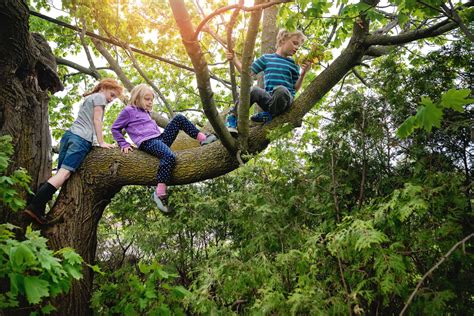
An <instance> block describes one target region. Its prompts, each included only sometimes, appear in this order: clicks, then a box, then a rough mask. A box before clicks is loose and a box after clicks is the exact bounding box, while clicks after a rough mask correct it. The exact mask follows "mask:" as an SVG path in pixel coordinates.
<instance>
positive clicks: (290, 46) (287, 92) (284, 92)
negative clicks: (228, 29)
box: [226, 30, 311, 133]
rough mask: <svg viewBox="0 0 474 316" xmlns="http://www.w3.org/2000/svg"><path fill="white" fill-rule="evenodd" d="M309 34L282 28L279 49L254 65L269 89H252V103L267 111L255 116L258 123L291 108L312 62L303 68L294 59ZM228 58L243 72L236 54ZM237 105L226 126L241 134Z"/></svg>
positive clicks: (232, 131)
mask: <svg viewBox="0 0 474 316" xmlns="http://www.w3.org/2000/svg"><path fill="white" fill-rule="evenodd" d="M305 40H306V36H305V35H304V34H303V33H302V32H301V31H296V32H289V31H287V30H280V32H278V35H277V39H276V42H277V43H276V52H275V53H273V54H264V55H263V56H261V57H260V58H258V59H256V60H255V61H254V62H253V63H252V65H251V71H252V75H254V76H256V75H257V74H258V73H259V72H262V71H263V72H264V77H263V78H264V85H265V89H262V88H259V87H257V86H254V87H252V89H251V90H250V105H252V104H253V103H257V104H258V105H259V106H260V107H261V108H262V109H263V111H264V112H260V113H257V114H255V115H252V116H251V118H250V119H251V120H252V121H255V122H269V121H271V119H272V117H273V116H277V115H280V114H282V113H283V112H285V111H286V110H288V109H289V107H290V105H291V103H292V102H293V97H294V96H295V93H296V92H297V91H298V90H299V89H300V88H301V84H302V82H303V79H304V77H305V75H306V72H307V71H308V70H309V68H310V67H311V62H306V63H304V64H303V65H302V66H301V73H300V67H299V66H298V65H297V64H296V63H295V61H294V60H293V59H292V58H291V56H293V55H294V54H295V53H296V52H297V50H298V48H300V46H301V45H302V44H303V43H304V41H305ZM227 59H228V60H229V61H233V62H234V65H235V67H236V68H237V69H238V70H239V71H240V72H242V64H241V62H240V60H239V59H238V58H237V56H235V55H234V54H233V53H227ZM237 106H238V104H236V106H235V107H233V108H232V109H231V111H230V112H229V114H228V115H227V117H226V126H227V129H228V130H229V131H230V132H231V133H237V117H236V114H237Z"/></svg>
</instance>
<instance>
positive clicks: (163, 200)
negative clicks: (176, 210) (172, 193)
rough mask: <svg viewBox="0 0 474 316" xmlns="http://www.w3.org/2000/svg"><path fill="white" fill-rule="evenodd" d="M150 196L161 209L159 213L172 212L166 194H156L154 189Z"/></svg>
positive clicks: (168, 213)
mask: <svg viewBox="0 0 474 316" xmlns="http://www.w3.org/2000/svg"><path fill="white" fill-rule="evenodd" d="M151 198H152V199H153V201H154V202H155V203H156V206H157V207H158V209H159V210H160V211H161V213H163V214H165V215H170V214H171V213H173V210H172V209H171V207H169V206H168V196H167V195H165V196H158V195H157V194H156V191H155V192H153V194H152V195H151Z"/></svg>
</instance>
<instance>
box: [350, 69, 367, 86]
mask: <svg viewBox="0 0 474 316" xmlns="http://www.w3.org/2000/svg"><path fill="white" fill-rule="evenodd" d="M352 73H353V74H354V75H355V76H356V77H357V79H359V80H360V82H362V83H363V84H364V86H366V87H367V88H369V89H370V88H371V87H370V84H368V82H367V81H366V80H365V79H364V77H362V75H361V74H360V73H359V72H358V71H357V70H355V69H354V68H352Z"/></svg>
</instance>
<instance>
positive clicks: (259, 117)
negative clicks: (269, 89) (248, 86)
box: [250, 112, 272, 123]
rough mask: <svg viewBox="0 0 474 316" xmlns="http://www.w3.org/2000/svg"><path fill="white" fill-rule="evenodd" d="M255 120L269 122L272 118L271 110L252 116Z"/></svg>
mask: <svg viewBox="0 0 474 316" xmlns="http://www.w3.org/2000/svg"><path fill="white" fill-rule="evenodd" d="M250 119H251V120H252V121H254V122H260V123H262V122H263V123H268V122H270V121H271V120H272V115H271V114H270V113H269V112H259V113H257V114H254V115H252V116H251V117H250Z"/></svg>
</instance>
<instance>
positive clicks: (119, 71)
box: [91, 38, 134, 91]
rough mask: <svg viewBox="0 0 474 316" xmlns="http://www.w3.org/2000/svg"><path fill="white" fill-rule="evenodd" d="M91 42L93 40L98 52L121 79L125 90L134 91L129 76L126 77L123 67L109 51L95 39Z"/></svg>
mask: <svg viewBox="0 0 474 316" xmlns="http://www.w3.org/2000/svg"><path fill="white" fill-rule="evenodd" d="M91 40H92V43H94V45H95V47H96V48H97V50H98V51H99V52H100V53H101V55H102V56H104V58H105V59H106V60H107V62H108V63H109V65H110V67H111V68H112V70H113V71H114V72H115V73H116V74H117V76H118V77H119V79H120V81H121V82H122V83H123V85H124V86H125V88H126V89H127V90H128V91H132V89H133V87H134V85H133V83H132V82H131V81H130V80H129V79H128V78H127V75H125V73H124V72H123V70H122V67H120V65H119V64H118V63H117V62H116V61H115V59H114V57H113V56H112V55H111V54H110V53H109V52H108V51H107V49H106V48H105V46H104V44H103V43H102V42H101V41H99V40H97V39H95V38H91Z"/></svg>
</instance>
